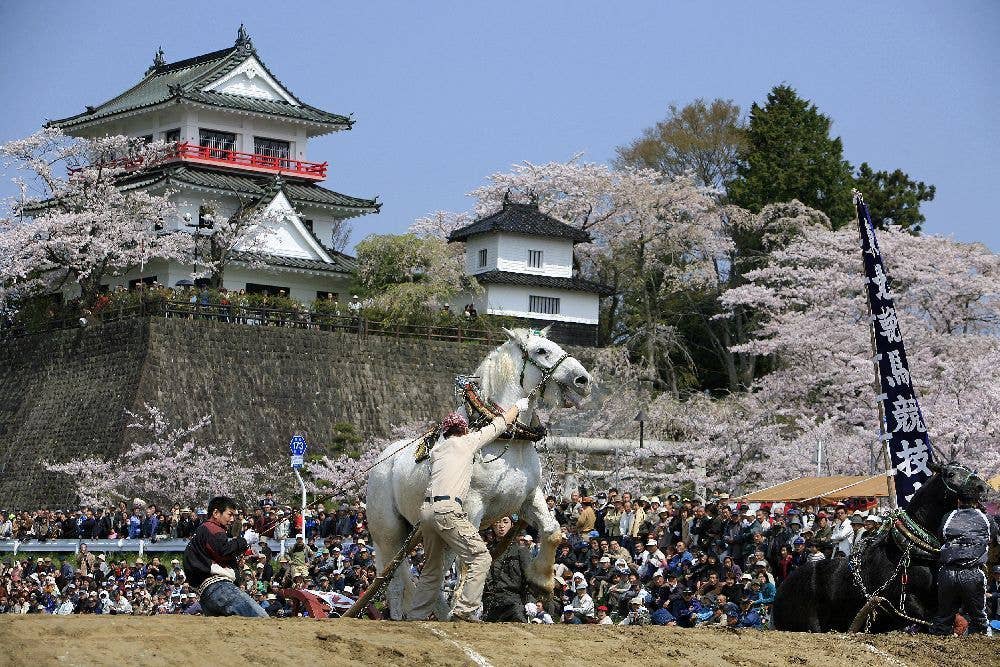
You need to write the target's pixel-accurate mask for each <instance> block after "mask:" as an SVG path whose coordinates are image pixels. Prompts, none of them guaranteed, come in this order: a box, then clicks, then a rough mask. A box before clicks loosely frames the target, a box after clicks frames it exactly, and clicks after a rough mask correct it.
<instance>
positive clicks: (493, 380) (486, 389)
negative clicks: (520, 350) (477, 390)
mask: <svg viewBox="0 0 1000 667" xmlns="http://www.w3.org/2000/svg"><path fill="white" fill-rule="evenodd" d="M512 346H513V343H512V342H510V341H508V342H506V343H504V344H503V345H501V346H500V347H498V348H496V349H495V350H493V351H492V352H490V353H489V354H488V355H486V358H485V359H483V361H482V363H480V364H479V367H478V368H477V369H476V375H477V376H478V377H479V386H480V387H482V389H483V394H484V395H485V396H488V397H490V398H494V397H496V396H499V395H500V393H501V392H502V391H503V390H504V389H506V388H507V387H508V386H510V385H511V384H513V383H514V382H516V381H517V378H516V374H517V364H516V363H515V361H514V357H513V355H512V354H511V349H510V348H511V347H512Z"/></svg>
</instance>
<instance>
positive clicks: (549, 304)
mask: <svg viewBox="0 0 1000 667" xmlns="http://www.w3.org/2000/svg"><path fill="white" fill-rule="evenodd" d="M528 311H529V312H532V313H541V314H543V315H558V314H559V297H554V296H534V295H529V296H528Z"/></svg>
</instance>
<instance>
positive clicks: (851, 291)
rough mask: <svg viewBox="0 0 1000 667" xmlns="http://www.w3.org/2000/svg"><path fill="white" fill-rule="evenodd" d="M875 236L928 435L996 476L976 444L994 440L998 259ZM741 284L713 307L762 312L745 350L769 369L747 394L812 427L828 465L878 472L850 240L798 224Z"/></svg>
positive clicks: (937, 240) (942, 243)
mask: <svg viewBox="0 0 1000 667" xmlns="http://www.w3.org/2000/svg"><path fill="white" fill-rule="evenodd" d="M879 236H880V241H881V247H882V251H883V257H884V259H885V260H886V262H887V266H888V270H889V272H890V275H891V277H892V282H891V286H892V292H893V295H894V297H895V299H896V310H897V316H898V318H899V321H900V327H901V330H902V332H903V336H904V340H905V342H906V346H907V356H908V358H909V363H910V373H911V377H912V380H913V383H914V386H915V388H916V391H917V394H918V396H919V397H920V400H921V404H922V407H923V409H924V415H925V418H926V421H927V424H928V429H929V432H930V435H931V439H932V441H933V442H935V443H936V444H937V445H938V446H939V448H941V449H943V450H945V452H944V453H945V454H946V456H948V457H952V456H957V457H958V458H959V459H960V460H962V461H964V462H966V463H968V464H971V465H974V466H976V467H979V468H980V469H982V470H983V471H985V474H987V475H992V474H995V473H996V472H997V471H998V469H1000V452H998V450H997V448H996V447H994V446H992V445H987V443H992V442H995V441H994V440H993V439H992V437H993V435H992V434H994V433H995V431H996V425H995V424H994V423H993V421H992V420H993V416H994V415H995V414H996V412H995V411H993V410H995V407H994V406H996V402H997V394H998V391H1000V385H998V383H997V381H996V380H995V375H994V374H993V373H991V372H989V370H988V369H989V368H990V366H989V364H990V363H991V362H992V361H994V360H996V358H997V355H998V354H1000V339H998V338H997V336H996V334H997V323H998V321H1000V303H998V301H997V296H996V295H997V294H1000V258H998V257H997V256H996V255H995V254H994V253H992V252H990V251H989V250H988V249H987V248H986V247H985V246H982V245H980V244H964V243H957V242H955V241H952V240H950V239H947V238H943V237H937V236H920V237H913V236H911V235H909V234H906V233H904V232H901V231H899V230H897V229H891V230H886V231H883V232H880V234H879ZM748 279H749V283H748V284H747V285H745V286H743V287H739V288H736V289H734V290H731V291H730V292H728V293H727V294H725V295H724V296H723V298H722V301H723V303H724V304H726V305H727V306H730V305H734V304H741V305H743V306H746V307H751V308H754V309H756V310H757V311H758V312H760V313H762V317H763V321H762V324H761V327H760V329H759V333H758V335H757V337H756V338H755V339H754V340H752V341H750V342H748V343H746V344H745V346H744V347H745V349H747V350H748V351H750V352H753V353H756V354H761V355H771V356H773V357H775V358H776V359H777V360H778V363H777V368H776V370H775V371H774V372H773V373H771V374H769V375H767V376H765V377H764V378H762V379H761V380H760V381H759V382H758V383H757V385H756V386H755V388H754V394H755V395H757V396H759V397H760V398H761V399H762V400H763V401H765V402H766V403H767V404H768V405H769V406H770V408H771V409H772V410H773V412H774V414H775V416H776V418H780V419H786V420H791V419H794V420H796V422H797V424H798V426H799V428H798V429H797V431H798V433H799V434H800V437H805V438H807V439H808V438H809V437H810V436H809V435H808V432H809V428H810V426H809V425H810V424H813V425H816V426H813V427H812V428H818V427H819V425H823V427H824V428H826V429H827V430H828V433H827V437H824V439H826V440H828V442H827V446H828V448H829V449H828V451H829V460H830V461H831V462H833V461H849V460H851V459H856V458H857V453H858V452H870V456H869V461H868V465H867V466H866V465H864V461H861V462H858V464H857V465H856V466H855V472H856V473H862V472H868V471H869V470H871V471H874V470H877V469H879V468H881V466H882V462H881V458H880V454H879V451H878V442H877V435H878V434H877V423H878V422H877V416H876V411H875V405H874V396H875V393H876V392H875V389H874V387H873V382H874V377H875V376H874V371H873V368H872V363H871V354H872V352H871V347H870V338H869V330H868V312H867V307H866V304H865V300H864V296H863V291H862V288H863V278H862V276H861V261H860V251H859V249H858V239H857V232H856V231H855V230H854V229H844V230H841V231H839V232H832V231H830V230H827V229H823V228H820V227H814V228H807V229H806V230H805V231H804V233H803V236H802V237H801V239H799V240H797V241H795V242H794V243H792V244H791V245H789V246H788V247H787V248H785V249H782V250H780V251H777V252H775V253H773V254H772V255H771V260H770V262H769V263H768V265H767V266H766V267H764V268H761V269H759V270H756V271H753V272H751V273H750V274H749V275H748Z"/></svg>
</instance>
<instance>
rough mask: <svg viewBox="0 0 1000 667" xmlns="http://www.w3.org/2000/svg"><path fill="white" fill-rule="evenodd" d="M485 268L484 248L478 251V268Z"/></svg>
mask: <svg viewBox="0 0 1000 667" xmlns="http://www.w3.org/2000/svg"><path fill="white" fill-rule="evenodd" d="M484 266H486V248H483V249H482V250H480V251H479V268H483V267H484Z"/></svg>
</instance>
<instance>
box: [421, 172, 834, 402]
mask: <svg viewBox="0 0 1000 667" xmlns="http://www.w3.org/2000/svg"><path fill="white" fill-rule="evenodd" d="M470 195H471V196H472V197H474V198H475V200H476V204H475V206H474V208H473V210H472V211H471V212H470V213H468V214H465V215H462V216H459V215H456V214H447V213H442V212H438V213H436V214H435V215H433V216H429V217H428V218H424V219H421V220H420V221H418V223H417V226H418V227H419V228H420V229H428V230H434V231H436V230H448V229H451V228H452V225H455V224H457V223H459V222H464V221H466V220H470V219H474V218H476V217H481V216H484V215H488V214H490V213H493V212H495V211H496V210H497V209H499V208H500V207H501V206H502V205H503V202H504V200H506V199H510V200H512V201H518V202H534V203H537V205H538V206H539V208H540V210H542V211H543V212H545V213H548V214H550V215H552V216H553V217H555V218H557V219H560V220H563V221H565V222H567V223H569V224H571V225H574V226H577V227H579V228H580V229H584V230H586V231H588V232H589V233H590V234H591V236H592V237H593V239H594V241H593V243H588V244H578V245H577V246H576V249H575V251H576V256H575V258H574V267H575V269H576V270H578V271H579V272H580V273H581V274H582V275H583V276H585V277H587V278H591V279H593V280H597V281H600V282H603V283H607V284H610V285H611V286H612V287H614V288H615V293H614V296H612V297H611V298H610V299H607V300H606V301H605V302H604V303H603V307H602V312H601V322H602V335H601V339H602V341H604V342H606V343H615V344H623V345H626V346H627V347H628V349H629V351H630V352H631V354H632V356H633V357H635V358H640V357H641V358H644V359H645V360H646V361H645V362H644V363H645V365H646V367H647V368H648V374H649V378H648V379H649V380H650V381H651V382H652V383H653V385H654V388H655V389H656V390H658V391H659V390H664V389H666V390H669V391H671V392H672V393H673V394H674V396H675V397H679V396H680V395H681V394H682V393H684V392H685V391H687V390H689V389H690V388H692V387H695V388H710V389H715V388H725V389H726V390H728V391H737V390H739V389H744V388H746V387H748V386H749V385H750V384H751V383H752V381H753V380H754V378H755V377H757V376H758V375H759V374H760V373H761V371H762V369H761V368H760V367H759V366H758V363H757V362H758V357H757V356H756V355H755V354H753V353H750V352H745V351H738V350H739V348H736V346H738V345H740V344H742V343H745V342H747V341H748V340H750V337H751V336H752V334H753V331H754V327H755V325H756V320H755V313H754V312H752V311H751V310H748V309H744V308H742V307H739V306H733V307H731V309H730V312H729V316H728V317H719V315H720V314H721V308H720V306H719V301H718V299H719V296H720V295H721V294H722V293H724V292H725V291H726V290H728V289H731V288H733V287H735V286H738V285H741V284H743V282H744V279H743V275H744V274H745V273H746V272H747V271H749V270H752V269H754V268H758V267H759V266H760V265H761V263H762V262H764V261H766V257H767V254H768V252H770V251H771V250H773V249H775V248H777V247H780V246H781V245H783V244H787V243H789V242H790V241H791V240H792V239H793V238H795V236H796V234H797V233H798V231H799V230H800V229H801V228H802V227H804V226H807V225H821V226H825V227H829V226H830V223H829V220H827V219H826V216H824V215H823V214H822V213H820V212H818V211H813V210H811V209H808V208H807V207H805V206H802V205H801V204H798V203H797V202H793V203H791V204H779V205H771V206H768V207H766V208H765V209H764V210H762V211H761V212H760V213H758V214H751V213H750V212H748V211H745V210H743V209H739V208H737V207H733V206H721V205H719V203H718V197H717V195H718V192H717V191H715V190H713V189H711V188H707V187H699V186H698V185H697V184H696V183H695V181H694V179H693V178H692V177H691V176H690V175H680V176H676V177H667V176H665V175H663V174H662V173H660V172H658V171H655V170H652V169H641V168H632V167H623V168H622V169H619V170H612V169H611V168H609V167H608V166H606V165H603V164H597V163H591V162H585V161H584V160H583V159H582V157H581V156H579V155H577V156H574V157H573V158H572V159H570V160H569V161H567V162H564V163H563V162H550V163H546V164H532V163H529V162H525V163H522V164H518V165H514V166H513V167H512V168H511V170H510V171H506V172H498V173H494V174H491V175H490V176H488V177H487V183H486V184H485V185H483V186H482V187H480V188H477V189H476V190H474V191H472V192H471V193H470ZM440 233H443V232H439V234H440ZM720 376H721V378H722V379H721V381H720V379H719V378H720ZM720 385H721V387H720Z"/></svg>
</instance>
